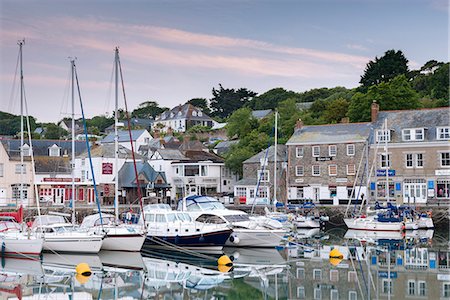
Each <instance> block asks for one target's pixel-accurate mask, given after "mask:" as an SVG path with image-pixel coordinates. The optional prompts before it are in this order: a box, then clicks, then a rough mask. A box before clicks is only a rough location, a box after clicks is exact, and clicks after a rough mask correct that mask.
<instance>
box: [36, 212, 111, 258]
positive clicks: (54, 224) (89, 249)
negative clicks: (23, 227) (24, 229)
mask: <svg viewBox="0 0 450 300" xmlns="http://www.w3.org/2000/svg"><path fill="white" fill-rule="evenodd" d="M31 229H32V232H33V233H34V234H36V235H37V236H38V237H41V238H43V239H44V246H43V249H44V250H47V251H55V252H74V253H98V252H99V251H100V248H101V246H102V242H103V236H102V235H98V234H95V233H92V232H87V231H80V230H79V229H78V228H77V227H75V226H73V225H72V224H70V223H68V222H67V221H66V220H65V218H64V217H63V216H57V215H42V216H38V217H36V218H35V219H34V222H33V224H32V226H31Z"/></svg>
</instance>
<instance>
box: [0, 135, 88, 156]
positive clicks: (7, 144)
mask: <svg viewBox="0 0 450 300" xmlns="http://www.w3.org/2000/svg"><path fill="white" fill-rule="evenodd" d="M1 142H2V144H3V146H4V148H5V150H6V152H7V153H8V155H9V156H10V157H20V140H13V139H11V140H10V139H4V140H1ZM31 142H32V144H33V154H34V156H48V148H50V147H51V146H53V145H54V144H56V145H57V146H58V147H60V148H61V151H60V153H61V156H63V155H64V154H65V153H67V155H68V156H69V157H70V156H71V155H72V141H70V140H65V141H60V140H31ZM24 144H27V145H28V144H29V142H28V139H25V140H24ZM86 149H87V148H86V142H85V141H75V156H78V155H80V154H81V153H83V152H84V151H86Z"/></svg>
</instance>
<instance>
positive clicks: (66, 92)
mask: <svg viewBox="0 0 450 300" xmlns="http://www.w3.org/2000/svg"><path fill="white" fill-rule="evenodd" d="M67 74H68V75H67V80H66V85H65V87H64V93H63V96H62V99H61V106H60V108H59V114H60V116H65V115H68V114H69V112H68V111H67V110H68V102H69V90H70V82H71V80H70V78H71V70H69V71H68V73H67Z"/></svg>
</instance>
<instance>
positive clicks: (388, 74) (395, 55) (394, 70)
mask: <svg viewBox="0 0 450 300" xmlns="http://www.w3.org/2000/svg"><path fill="white" fill-rule="evenodd" d="M407 74H408V60H407V59H406V57H405V56H404V55H403V53H402V51H400V50H398V51H395V50H388V51H386V52H385V53H384V55H383V56H382V57H380V58H378V57H375V61H370V62H369V63H368V64H367V65H366V69H365V70H364V74H363V75H362V76H361V80H360V81H359V83H361V85H362V87H363V91H367V89H368V88H369V87H371V86H374V85H377V84H380V83H382V82H389V81H390V80H392V79H394V78H395V77H397V76H398V75H407Z"/></svg>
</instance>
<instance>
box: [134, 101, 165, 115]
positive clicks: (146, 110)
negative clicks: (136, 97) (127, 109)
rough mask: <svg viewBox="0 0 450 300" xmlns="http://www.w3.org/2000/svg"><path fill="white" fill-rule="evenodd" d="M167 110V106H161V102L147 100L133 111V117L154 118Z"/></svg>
mask: <svg viewBox="0 0 450 300" xmlns="http://www.w3.org/2000/svg"><path fill="white" fill-rule="evenodd" d="M166 110H168V108H167V107H159V104H158V103H157V102H155V101H146V102H142V103H141V104H139V107H138V108H136V109H135V110H133V111H132V112H131V117H134V118H143V119H150V118H153V119H154V118H156V116H158V115H160V114H161V113H162V112H164V111H166Z"/></svg>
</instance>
